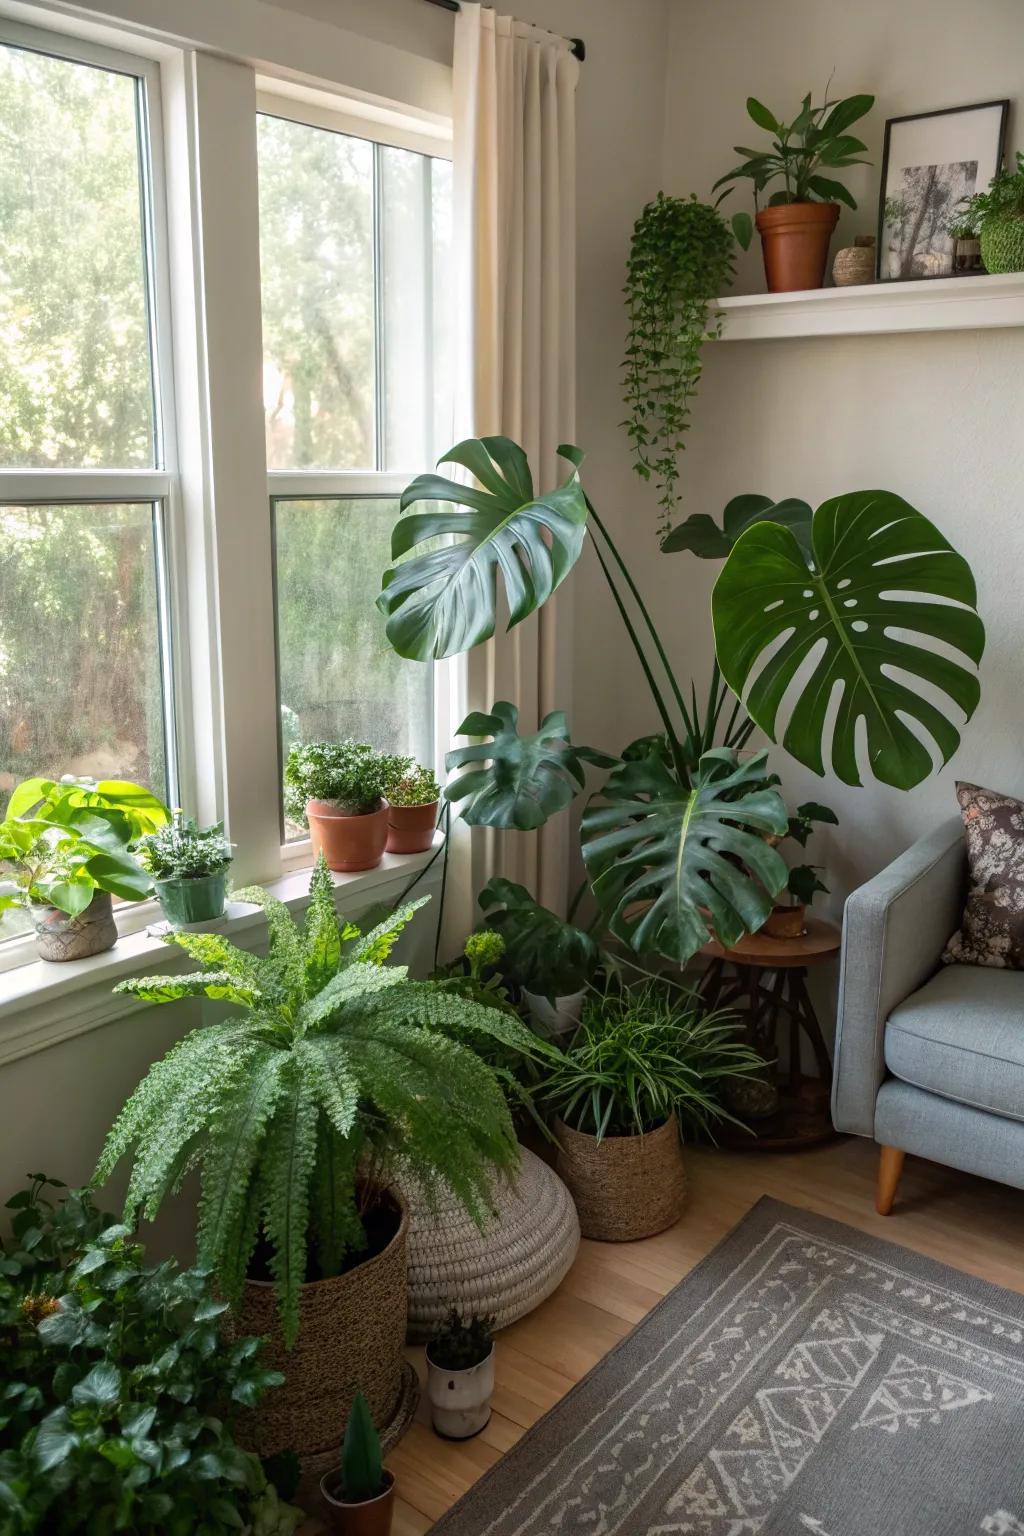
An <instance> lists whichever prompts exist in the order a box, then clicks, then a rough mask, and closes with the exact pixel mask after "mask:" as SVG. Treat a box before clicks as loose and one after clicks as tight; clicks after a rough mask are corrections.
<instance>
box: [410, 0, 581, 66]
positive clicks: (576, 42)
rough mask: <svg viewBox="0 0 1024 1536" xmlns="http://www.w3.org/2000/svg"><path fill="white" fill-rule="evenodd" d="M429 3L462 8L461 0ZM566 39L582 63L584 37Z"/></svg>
mask: <svg viewBox="0 0 1024 1536" xmlns="http://www.w3.org/2000/svg"><path fill="white" fill-rule="evenodd" d="M427 4H428V5H437V6H440V8H441V10H442V11H460V10H461V9H462V7H461V5H460V4H459V0H427ZM565 41H566V42H567V43H569V44H570V46H571V48H572V51H573V55H574V56H575V57H576V58H577V59H579V61H580V63H581V64H582V63H583V60H584V59H585V58H586V56H587V45H586V43H585V42H584V41H583V39H582V37H567V38H566V39H565Z"/></svg>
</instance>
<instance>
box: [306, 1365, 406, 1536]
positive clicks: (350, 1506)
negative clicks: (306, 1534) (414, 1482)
mask: <svg viewBox="0 0 1024 1536" xmlns="http://www.w3.org/2000/svg"><path fill="white" fill-rule="evenodd" d="M320 1492H321V1493H322V1494H323V1498H324V1504H325V1505H326V1510H325V1515H326V1519H327V1523H328V1525H329V1527H330V1529H331V1530H333V1531H338V1532H339V1533H340V1536H388V1532H389V1531H390V1530H391V1521H392V1517H393V1515H394V1504H395V1478H394V1474H393V1473H391V1472H388V1471H386V1470H385V1468H384V1466H383V1464H382V1462H381V1452H380V1437H379V1436H378V1434H377V1431H376V1429H375V1428H374V1424H373V1419H372V1417H371V1415H370V1405H369V1403H368V1402H367V1401H366V1397H365V1395H364V1394H363V1393H362V1392H357V1393H356V1395H355V1397H354V1398H353V1399H352V1408H351V1411H350V1412H349V1416H348V1423H347V1424H346V1426H345V1439H344V1442H343V1443H342V1447H341V1458H340V1461H339V1463H338V1465H337V1466H336V1467H333V1468H332V1469H331V1471H330V1472H326V1473H325V1474H324V1476H323V1477H322V1478H321V1479H320Z"/></svg>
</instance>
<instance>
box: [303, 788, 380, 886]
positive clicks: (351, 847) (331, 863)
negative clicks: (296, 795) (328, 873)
mask: <svg viewBox="0 0 1024 1536" xmlns="http://www.w3.org/2000/svg"><path fill="white" fill-rule="evenodd" d="M306 820H307V821H308V822H309V838H310V842H311V843H312V844H313V857H314V858H315V857H316V855H317V854H318V853H321V852H322V853H323V856H324V858H325V859H326V860H327V868H328V869H334V870H338V871H339V872H341V873H351V872H352V871H353V870H357V869H374V868H376V866H377V865H378V864H379V863H380V861H381V859H382V858H383V857H384V845H385V843H386V842H387V840H388V808H387V806H386V805H383V804H382V805H381V806H380V808H379V809H378V810H376V811H366V812H365V813H364V814H363V815H362V816H349V815H346V813H345V812H344V811H342V810H340V809H339V807H338V806H337V805H336V804H335V803H334V801H332V800H307V801H306Z"/></svg>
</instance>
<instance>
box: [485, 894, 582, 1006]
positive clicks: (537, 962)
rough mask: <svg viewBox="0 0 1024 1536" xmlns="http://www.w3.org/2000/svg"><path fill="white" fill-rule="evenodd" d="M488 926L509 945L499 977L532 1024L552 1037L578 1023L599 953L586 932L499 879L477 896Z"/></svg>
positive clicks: (506, 946)
mask: <svg viewBox="0 0 1024 1536" xmlns="http://www.w3.org/2000/svg"><path fill="white" fill-rule="evenodd" d="M477 900H478V902H479V904H480V906H481V907H482V908H483V910H484V912H485V914H486V921H487V926H488V928H491V929H493V930H494V931H495V932H496V933H498V934H499V935H500V936H501V938H502V939H503V940H504V943H505V955H504V958H503V959H502V961H501V973H502V975H503V976H504V977H505V979H506V980H507V981H509V982H511V983H512V984H513V985H514V986H517V987H518V988H519V990H520V992H521V994H522V997H523V1001H524V1002H525V1003H526V1006H527V1007H528V1008H529V1010H530V1015H531V1017H532V1018H533V1020H534V1022H535V1023H537V1024H540V1025H542V1026H543V1028H544V1029H545V1030H546V1031H547V1032H548V1033H550V1034H555V1035H562V1034H567V1033H571V1032H572V1031H573V1030H574V1029H575V1028H576V1026H577V1024H578V1023H579V1021H580V1013H581V1011H582V1008H583V1000H584V998H585V997H586V992H587V982H588V981H589V979H590V977H591V976H592V975H593V973H594V971H595V969H596V967H597V962H598V957H599V952H598V948H597V945H596V944H595V943H594V940H593V939H592V938H591V937H590V935H589V933H585V932H584V931H583V929H581V928H576V927H574V926H573V924H572V923H569V922H563V920H562V919H561V918H560V917H558V916H557V914H556V913H554V912H551V911H549V910H548V908H547V907H542V906H540V905H539V903H538V902H536V901H534V899H533V897H532V896H531V895H530V893H529V891H528V890H527V889H526V887H525V886H522V885H516V884H515V883H514V881H512V880H503V879H502V878H501V877H500V876H495V877H494V878H493V879H491V880H489V881H488V882H487V884H486V885H485V886H484V888H483V890H482V891H481V892H480V895H479V896H478V897H477Z"/></svg>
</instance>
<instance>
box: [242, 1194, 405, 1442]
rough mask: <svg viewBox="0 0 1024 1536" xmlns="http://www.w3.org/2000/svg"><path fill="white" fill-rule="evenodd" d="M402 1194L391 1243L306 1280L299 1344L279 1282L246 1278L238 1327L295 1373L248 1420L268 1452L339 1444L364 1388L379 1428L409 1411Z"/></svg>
mask: <svg viewBox="0 0 1024 1536" xmlns="http://www.w3.org/2000/svg"><path fill="white" fill-rule="evenodd" d="M393 1198H395V1199H396V1200H397V1201H399V1202H400V1205H401V1221H400V1223H399V1227H398V1231H397V1232H396V1233H395V1235H394V1237H393V1238H392V1239H391V1241H390V1242H389V1243H388V1245H387V1247H386V1248H385V1249H384V1250H383V1252H381V1253H378V1254H375V1255H374V1257H373V1258H372V1259H367V1260H366V1262H365V1263H363V1264H358V1265H357V1266H356V1267H355V1268H354V1269H350V1270H348V1271H347V1272H346V1273H345V1274H343V1275H338V1276H336V1277H335V1278H334V1279H331V1280H313V1281H310V1282H308V1283H307V1284H306V1285H304V1286H303V1287H302V1290H301V1292H300V1296H299V1336H298V1338H297V1339H296V1341H295V1343H294V1345H293V1346H292V1348H291V1349H285V1347H284V1339H283V1338H282V1335H281V1325H280V1322H279V1321H278V1316H277V1298H276V1297H275V1295H274V1288H273V1286H272V1285H271V1284H270V1282H269V1281H262V1280H247V1281H246V1282H245V1292H244V1295H243V1297H242V1305H241V1307H240V1308H239V1311H238V1318H237V1330H238V1332H239V1333H240V1334H257V1335H262V1336H264V1337H266V1338H267V1339H268V1340H269V1343H268V1346H267V1349H266V1353H265V1357H264V1364H266V1365H267V1366H269V1367H270V1368H271V1369H273V1370H278V1371H283V1372H284V1374H285V1378H286V1379H285V1383H284V1386H282V1387H275V1388H274V1390H273V1391H272V1392H268V1393H267V1395H266V1397H265V1399H264V1401H263V1403H262V1405H261V1406H260V1408H259V1409H257V1410H256V1411H255V1412H254V1413H252V1414H247V1415H245V1419H244V1423H243V1424H242V1426H240V1427H241V1434H242V1437H243V1441H244V1444H245V1445H246V1446H247V1447H249V1448H251V1449H252V1450H255V1451H257V1452H258V1453H259V1455H261V1456H272V1455H273V1454H274V1453H275V1452H276V1451H285V1450H294V1451H297V1452H298V1453H299V1454H300V1455H301V1456H302V1457H303V1458H304V1459H305V1458H306V1457H313V1456H317V1455H318V1454H321V1453H324V1452H326V1453H329V1454H330V1453H336V1452H337V1448H338V1446H339V1445H340V1444H341V1439H342V1435H343V1433H344V1429H345V1423H346V1421H347V1419H348V1414H349V1409H350V1408H351V1406H352V1399H353V1398H354V1397H355V1394H356V1392H357V1391H359V1390H362V1391H363V1392H364V1393H365V1394H366V1399H367V1402H368V1403H369V1405H370V1413H371V1414H372V1415H373V1422H374V1424H375V1425H376V1426H377V1428H378V1429H379V1430H384V1429H386V1428H387V1427H388V1426H389V1425H390V1424H391V1422H392V1420H393V1418H394V1417H395V1415H396V1413H397V1412H398V1411H399V1408H400V1404H401V1401H402V1398H403V1393H404V1383H403V1372H402V1367H403V1364H404V1355H403V1345H404V1343H405V1321H406V1242H407V1236H408V1230H409V1212H408V1207H407V1206H406V1203H405V1201H404V1199H402V1197H401V1196H398V1195H397V1194H396V1195H395V1196H394V1197H393ZM320 1470H321V1471H325V1470H326V1467H323V1468H321V1469H320Z"/></svg>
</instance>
